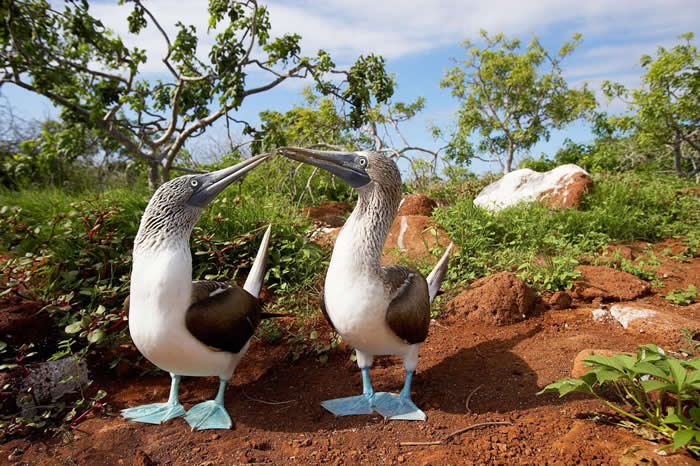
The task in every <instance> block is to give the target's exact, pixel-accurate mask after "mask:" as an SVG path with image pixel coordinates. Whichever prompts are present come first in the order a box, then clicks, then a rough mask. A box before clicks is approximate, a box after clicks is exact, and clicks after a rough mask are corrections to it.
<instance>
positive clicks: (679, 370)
mask: <svg viewBox="0 0 700 466" xmlns="http://www.w3.org/2000/svg"><path fill="white" fill-rule="evenodd" d="M667 362H668V366H669V369H671V375H672V376H673V381H674V383H675V384H676V387H678V391H681V390H682V389H683V384H684V383H685V377H686V376H685V374H686V372H685V368H684V367H683V365H682V364H681V363H680V361H678V360H677V359H674V358H668V360H667Z"/></svg>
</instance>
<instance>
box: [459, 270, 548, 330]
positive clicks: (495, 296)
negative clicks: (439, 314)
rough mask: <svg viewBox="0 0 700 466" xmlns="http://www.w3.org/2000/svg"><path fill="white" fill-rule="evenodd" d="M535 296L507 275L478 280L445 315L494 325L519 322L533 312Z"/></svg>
mask: <svg viewBox="0 0 700 466" xmlns="http://www.w3.org/2000/svg"><path fill="white" fill-rule="evenodd" d="M535 301H536V300H535V293H534V291H532V289H531V288H530V287H529V286H527V284H526V283H525V282H524V281H522V280H521V279H519V278H518V277H516V276H515V275H514V274H512V273H510V272H501V273H497V274H495V275H491V276H488V277H484V278H480V279H479V280H477V281H475V282H474V283H472V284H471V286H470V287H469V288H467V289H466V290H464V291H463V292H461V293H460V294H459V295H458V296H457V297H456V298H455V299H454V300H452V301H451V302H450V303H449V304H448V305H447V311H448V312H450V313H454V314H456V315H459V316H466V318H467V319H469V320H476V321H479V322H484V323H487V324H493V325H506V324H512V323H514V322H520V321H521V320H523V319H524V318H525V317H527V316H530V315H532V314H533V313H534V311H535Z"/></svg>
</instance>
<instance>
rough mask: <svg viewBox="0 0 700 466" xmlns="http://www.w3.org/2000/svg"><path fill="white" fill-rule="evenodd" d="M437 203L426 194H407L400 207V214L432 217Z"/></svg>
mask: <svg viewBox="0 0 700 466" xmlns="http://www.w3.org/2000/svg"><path fill="white" fill-rule="evenodd" d="M435 207H437V203H436V202H435V201H434V200H432V199H430V198H429V197H428V196H426V195H425V194H405V195H404V196H403V201H402V202H401V206H400V207H399V213H398V214H397V216H400V215H425V216H427V217H430V216H431V215H432V213H433V209H434V208H435Z"/></svg>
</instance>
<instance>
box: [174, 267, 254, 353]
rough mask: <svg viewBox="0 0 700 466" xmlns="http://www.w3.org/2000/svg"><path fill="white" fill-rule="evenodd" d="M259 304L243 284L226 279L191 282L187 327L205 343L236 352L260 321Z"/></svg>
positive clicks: (186, 316) (251, 334)
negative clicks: (226, 281)
mask: <svg viewBox="0 0 700 466" xmlns="http://www.w3.org/2000/svg"><path fill="white" fill-rule="evenodd" d="M261 309H262V305H261V303H260V300H259V299H257V298H255V297H253V296H251V295H250V294H249V293H248V292H247V291H245V290H244V289H243V288H241V287H239V286H237V285H235V284H228V283H221V282H211V281H198V282H193V283H192V303H191V304H190V307H189V309H188V310H187V314H186V315H185V324H186V325H187V330H189V331H190V333H191V334H192V335H193V336H194V337H195V338H196V339H198V340H199V341H201V342H202V343H204V344H205V345H208V346H211V347H213V348H216V349H220V350H223V351H229V352H231V353H238V352H239V351H241V349H242V348H243V346H244V345H245V344H246V342H247V341H248V340H249V339H250V337H251V336H253V333H255V329H256V328H257V326H258V323H260V315H261Z"/></svg>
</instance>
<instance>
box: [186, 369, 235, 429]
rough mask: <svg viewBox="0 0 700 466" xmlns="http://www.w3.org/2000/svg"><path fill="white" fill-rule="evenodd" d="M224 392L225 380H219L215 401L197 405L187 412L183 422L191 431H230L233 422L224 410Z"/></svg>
mask: <svg viewBox="0 0 700 466" xmlns="http://www.w3.org/2000/svg"><path fill="white" fill-rule="evenodd" d="M225 391H226V380H224V379H221V381H220V382H219V391H218V393H217V394H216V398H215V399H213V400H209V401H204V402H202V403H199V404H198V405H195V406H193V407H192V408H191V409H190V410H189V411H187V414H185V421H187V423H188V424H189V425H190V426H191V427H192V430H204V429H230V428H231V427H232V426H233V421H231V417H230V416H229V415H228V413H227V412H226V408H224V392H225Z"/></svg>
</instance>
